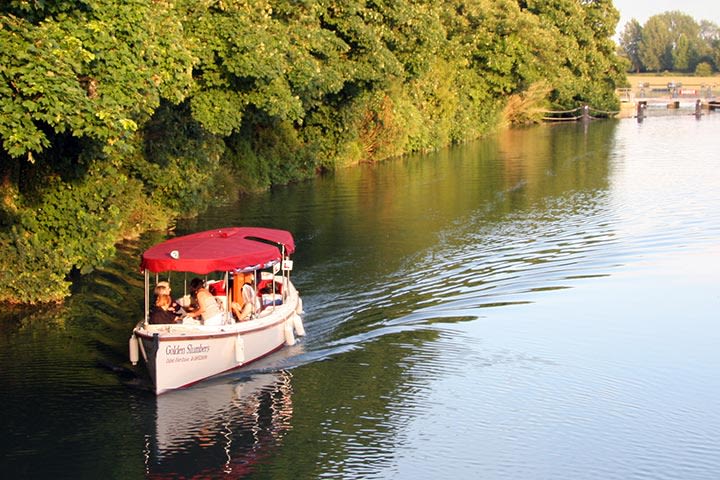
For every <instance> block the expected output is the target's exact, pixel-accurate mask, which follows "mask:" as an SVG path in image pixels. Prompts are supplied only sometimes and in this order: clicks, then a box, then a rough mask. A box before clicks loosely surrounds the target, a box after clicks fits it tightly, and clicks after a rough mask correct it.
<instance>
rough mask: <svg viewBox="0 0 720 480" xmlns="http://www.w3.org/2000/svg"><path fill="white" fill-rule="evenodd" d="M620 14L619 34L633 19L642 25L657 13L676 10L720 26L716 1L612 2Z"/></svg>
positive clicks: (718, 6)
mask: <svg viewBox="0 0 720 480" xmlns="http://www.w3.org/2000/svg"><path fill="white" fill-rule="evenodd" d="M613 4H614V5H615V8H617V9H618V11H619V12H620V21H619V22H618V25H617V31H618V32H621V31H622V30H623V28H625V24H626V23H627V22H629V21H630V19H631V18H634V19H635V20H637V21H638V22H640V25H644V24H645V22H646V21H647V19H648V18H650V17H652V16H653V15H657V14H659V13H665V12H670V11H673V10H678V11H680V12H683V13H687V14H688V15H690V16H691V17H693V18H694V19H695V21H696V22H699V21H700V20H710V21H711V22H714V23H716V24H718V25H720V1H718V0H680V1H678V0H613Z"/></svg>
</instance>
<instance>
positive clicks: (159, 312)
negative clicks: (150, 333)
mask: <svg viewBox="0 0 720 480" xmlns="http://www.w3.org/2000/svg"><path fill="white" fill-rule="evenodd" d="M171 304H172V299H171V298H170V295H168V294H167V293H161V294H159V295H157V298H156V299H155V305H154V306H153V308H152V310H150V318H149V319H148V321H149V322H150V324H152V325H160V324H164V323H175V322H176V321H177V319H178V315H177V314H176V313H175V312H174V311H172V310H171Z"/></svg>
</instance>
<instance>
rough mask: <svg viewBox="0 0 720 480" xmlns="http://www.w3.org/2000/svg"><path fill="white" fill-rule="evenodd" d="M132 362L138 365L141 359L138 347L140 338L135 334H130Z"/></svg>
mask: <svg viewBox="0 0 720 480" xmlns="http://www.w3.org/2000/svg"><path fill="white" fill-rule="evenodd" d="M129 346H130V363H132V364H133V365H137V363H138V361H139V360H140V349H139V347H138V340H137V337H136V336H135V334H134V333H133V334H132V335H130V342H129Z"/></svg>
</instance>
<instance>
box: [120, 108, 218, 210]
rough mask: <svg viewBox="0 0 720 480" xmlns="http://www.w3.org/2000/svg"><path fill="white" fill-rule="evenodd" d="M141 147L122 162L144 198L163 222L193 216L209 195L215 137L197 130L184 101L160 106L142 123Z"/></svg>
mask: <svg viewBox="0 0 720 480" xmlns="http://www.w3.org/2000/svg"><path fill="white" fill-rule="evenodd" d="M140 138H141V139H142V141H143V145H142V148H139V149H138V151H137V153H136V154H135V155H132V156H129V157H128V158H127V159H126V163H128V167H129V171H130V172H131V173H132V176H133V177H134V178H137V179H138V180H140V181H141V182H142V184H143V185H144V191H145V195H146V196H147V197H148V198H149V200H150V201H151V202H152V203H153V204H155V205H158V206H160V207H162V208H163V209H164V214H165V215H166V216H167V217H168V218H173V217H176V216H192V215H195V214H197V213H199V212H200V211H201V210H202V209H204V207H205V206H206V205H207V204H208V203H209V201H210V200H211V199H213V198H214V197H215V194H214V189H215V184H216V182H215V180H216V177H217V176H218V175H220V174H222V172H221V164H220V158H221V156H222V153H223V150H224V148H225V147H224V144H223V142H222V140H221V139H219V138H218V137H216V136H214V135H211V134H210V133H208V132H207V131H206V130H205V129H203V128H202V127H201V126H200V124H199V122H198V121H196V120H195V119H194V118H193V117H192V115H191V114H190V109H189V108H188V105H187V103H182V104H180V105H173V104H171V103H169V102H164V103H163V104H162V105H161V106H160V108H159V109H158V110H157V111H156V112H155V115H154V116H153V118H152V119H151V120H150V121H148V122H147V123H146V124H145V127H144V128H143V131H142V132H141V137H140Z"/></svg>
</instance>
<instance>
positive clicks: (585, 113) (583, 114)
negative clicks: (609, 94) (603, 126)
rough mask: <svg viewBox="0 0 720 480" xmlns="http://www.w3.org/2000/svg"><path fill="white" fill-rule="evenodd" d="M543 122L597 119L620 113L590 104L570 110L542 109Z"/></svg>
mask: <svg viewBox="0 0 720 480" xmlns="http://www.w3.org/2000/svg"><path fill="white" fill-rule="evenodd" d="M541 113H542V114H543V117H542V119H543V121H545V122H577V121H583V120H598V119H603V118H611V117H614V116H615V115H617V114H618V113H620V111H619V110H617V111H607V110H600V109H598V108H594V107H591V106H590V105H582V106H580V107H577V108H573V109H572V110H542V112H541Z"/></svg>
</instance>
